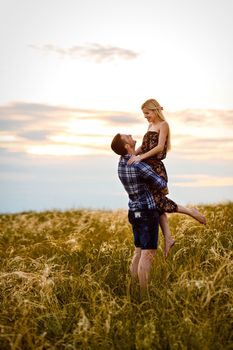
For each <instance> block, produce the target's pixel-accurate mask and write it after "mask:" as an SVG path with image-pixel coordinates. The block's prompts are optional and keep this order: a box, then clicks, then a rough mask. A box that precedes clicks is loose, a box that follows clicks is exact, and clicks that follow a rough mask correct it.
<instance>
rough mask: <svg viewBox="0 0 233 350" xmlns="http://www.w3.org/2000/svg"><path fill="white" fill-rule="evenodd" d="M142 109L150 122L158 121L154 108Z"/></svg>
mask: <svg viewBox="0 0 233 350" xmlns="http://www.w3.org/2000/svg"><path fill="white" fill-rule="evenodd" d="M142 111H143V114H144V117H145V118H146V119H147V121H148V123H154V122H155V121H156V115H155V112H154V111H153V110H152V109H148V108H143V109H142Z"/></svg>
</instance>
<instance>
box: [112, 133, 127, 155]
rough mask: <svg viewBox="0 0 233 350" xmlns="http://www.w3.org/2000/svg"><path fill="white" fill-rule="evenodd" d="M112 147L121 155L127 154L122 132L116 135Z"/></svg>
mask: <svg viewBox="0 0 233 350" xmlns="http://www.w3.org/2000/svg"><path fill="white" fill-rule="evenodd" d="M111 148H112V150H113V151H114V152H115V153H116V154H119V156H125V155H126V154H127V150H126V148H125V142H124V141H123V140H122V138H121V134H116V136H114V138H113V140H112V143H111Z"/></svg>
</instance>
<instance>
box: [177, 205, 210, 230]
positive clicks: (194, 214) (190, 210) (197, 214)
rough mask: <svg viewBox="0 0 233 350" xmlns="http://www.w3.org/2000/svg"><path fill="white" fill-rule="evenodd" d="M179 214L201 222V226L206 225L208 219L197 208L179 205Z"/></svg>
mask: <svg viewBox="0 0 233 350" xmlns="http://www.w3.org/2000/svg"><path fill="white" fill-rule="evenodd" d="M177 213H181V214H186V215H189V216H191V217H192V218H194V219H195V220H197V221H199V222H200V223H201V224H204V225H205V224H206V218H205V216H204V215H203V214H201V213H200V212H199V211H198V210H197V208H187V207H183V206H182V205H180V204H177Z"/></svg>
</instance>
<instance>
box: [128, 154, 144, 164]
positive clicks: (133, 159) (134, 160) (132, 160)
mask: <svg viewBox="0 0 233 350" xmlns="http://www.w3.org/2000/svg"><path fill="white" fill-rule="evenodd" d="M140 160H141V157H140V155H138V156H131V157H130V159H129V160H128V162H127V164H128V165H131V164H133V163H137V162H140Z"/></svg>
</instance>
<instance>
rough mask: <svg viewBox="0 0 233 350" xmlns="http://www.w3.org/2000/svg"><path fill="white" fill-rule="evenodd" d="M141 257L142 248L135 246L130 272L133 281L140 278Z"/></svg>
mask: <svg viewBox="0 0 233 350" xmlns="http://www.w3.org/2000/svg"><path fill="white" fill-rule="evenodd" d="M140 257H141V248H135V250H134V255H133V258H132V262H131V265H130V272H131V277H132V280H133V282H136V281H137V280H138V263H139V260H140Z"/></svg>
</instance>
